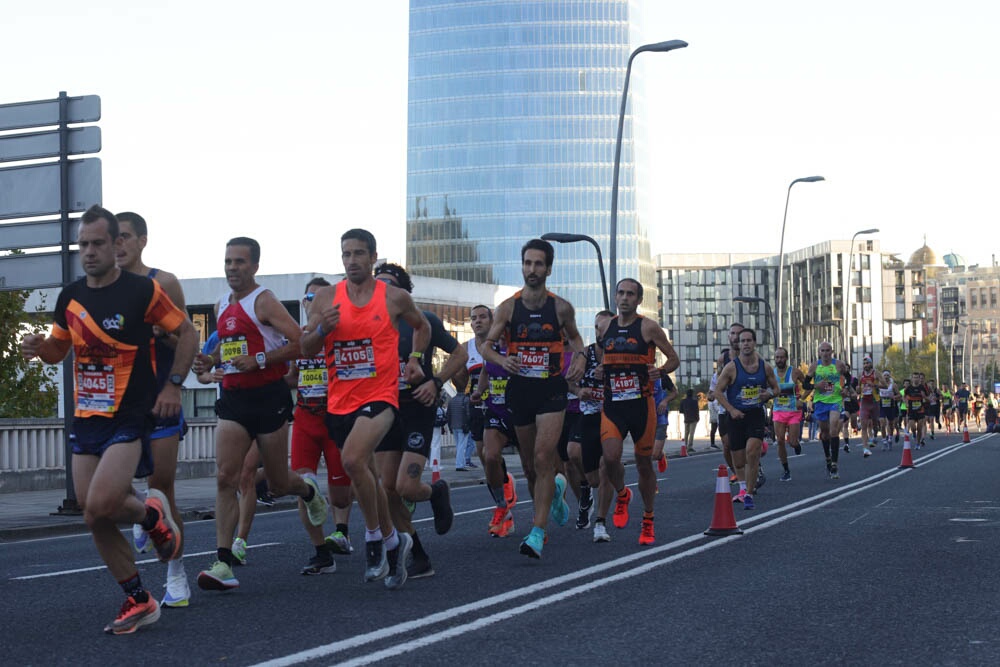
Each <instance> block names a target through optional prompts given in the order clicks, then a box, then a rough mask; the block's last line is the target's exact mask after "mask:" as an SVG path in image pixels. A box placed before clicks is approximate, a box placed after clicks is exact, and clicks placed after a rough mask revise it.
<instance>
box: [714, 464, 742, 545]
mask: <svg viewBox="0 0 1000 667" xmlns="http://www.w3.org/2000/svg"><path fill="white" fill-rule="evenodd" d="M705 534H706V535H711V536H712V537H720V536H723V535H742V534H743V531H742V530H740V527H739V526H737V525H736V515H735V514H733V498H732V496H730V495H729V471H728V470H727V469H726V466H725V465H720V466H719V475H718V477H716V478H715V511H714V512H713V513H712V525H711V526H709V527H708V530H706V531H705Z"/></svg>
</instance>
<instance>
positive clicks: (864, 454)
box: [861, 447, 872, 458]
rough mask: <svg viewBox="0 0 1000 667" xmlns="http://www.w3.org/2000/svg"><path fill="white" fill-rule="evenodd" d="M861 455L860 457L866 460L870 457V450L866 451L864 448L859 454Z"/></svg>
mask: <svg viewBox="0 0 1000 667" xmlns="http://www.w3.org/2000/svg"><path fill="white" fill-rule="evenodd" d="M861 455H862V456H863V457H864V458H868V457H869V456H871V455H872V450H870V449H868V448H867V447H865V448H864V449H863V450H862V452H861Z"/></svg>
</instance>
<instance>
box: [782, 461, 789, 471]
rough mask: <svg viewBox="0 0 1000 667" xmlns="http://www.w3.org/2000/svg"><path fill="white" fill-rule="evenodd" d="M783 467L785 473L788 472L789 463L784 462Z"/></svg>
mask: <svg viewBox="0 0 1000 667" xmlns="http://www.w3.org/2000/svg"><path fill="white" fill-rule="evenodd" d="M781 467H782V468H784V469H785V472H788V461H782V462H781Z"/></svg>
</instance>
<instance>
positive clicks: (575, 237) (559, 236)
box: [542, 232, 613, 312]
mask: <svg viewBox="0 0 1000 667" xmlns="http://www.w3.org/2000/svg"><path fill="white" fill-rule="evenodd" d="M542 240H543V241H555V242H556V243H576V242H577V241H586V242H587V243H589V244H590V245H592V246H594V250H596V251H597V268H599V269H600V270H601V292H602V293H603V295H604V309H605V310H611V304H610V302H609V301H608V281H607V280H606V279H605V277H604V258H603V257H602V256H601V246H599V245H598V244H597V241H595V240H594V239H592V238H591V237H589V236H587V235H586V234H563V233H561V232H549V233H547V234H542ZM612 312H613V311H612Z"/></svg>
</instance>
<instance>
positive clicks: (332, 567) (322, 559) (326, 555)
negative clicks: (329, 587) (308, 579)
mask: <svg viewBox="0 0 1000 667" xmlns="http://www.w3.org/2000/svg"><path fill="white" fill-rule="evenodd" d="M336 571H337V563H336V561H334V560H333V555H332V554H331V553H330V552H329V551H327V550H325V549H324V550H323V555H322V556H321V555H319V554H316V555H315V556H313V557H312V558H310V559H309V562H308V563H307V564H306V566H305V567H304V568H302V574H307V575H315V574H333V573H334V572H336Z"/></svg>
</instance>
